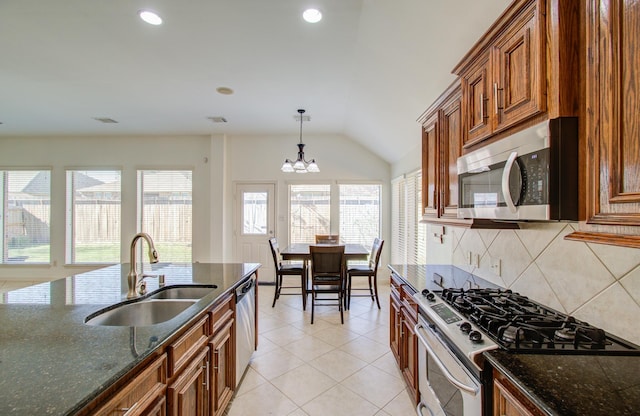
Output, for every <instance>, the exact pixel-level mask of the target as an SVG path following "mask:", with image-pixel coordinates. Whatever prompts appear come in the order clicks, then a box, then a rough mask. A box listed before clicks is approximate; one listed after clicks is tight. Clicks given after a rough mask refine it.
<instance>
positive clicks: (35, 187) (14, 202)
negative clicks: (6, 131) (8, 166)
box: [0, 170, 51, 264]
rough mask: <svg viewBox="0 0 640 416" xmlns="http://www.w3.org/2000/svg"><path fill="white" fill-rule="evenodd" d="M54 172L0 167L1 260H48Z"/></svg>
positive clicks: (23, 261)
mask: <svg viewBox="0 0 640 416" xmlns="http://www.w3.org/2000/svg"><path fill="white" fill-rule="evenodd" d="M50 227H51V172H50V171H48V170H0V230H1V231H2V235H0V249H1V250H2V258H1V259H0V263H4V264H24V263H49V261H50V258H51V249H50V232H51V229H50Z"/></svg>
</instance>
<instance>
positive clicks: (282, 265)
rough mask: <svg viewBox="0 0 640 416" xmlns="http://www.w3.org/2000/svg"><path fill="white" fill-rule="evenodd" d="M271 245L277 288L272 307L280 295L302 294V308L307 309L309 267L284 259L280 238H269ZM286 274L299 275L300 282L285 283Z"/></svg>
mask: <svg viewBox="0 0 640 416" xmlns="http://www.w3.org/2000/svg"><path fill="white" fill-rule="evenodd" d="M269 246H270V247H271V254H272V255H273V263H274V265H275V272H276V288H275V291H274V293H273V304H272V305H271V307H272V308H273V307H274V306H276V300H278V299H279V298H280V295H302V309H303V310H306V309H307V285H308V279H307V267H306V264H305V263H304V262H303V263H300V262H296V263H288V262H285V261H283V260H282V256H281V255H280V248H279V247H278V240H276V239H275V238H270V239H269ZM286 276H299V277H300V284H299V285H296V284H294V283H293V282H291V283H287V285H289V286H285V285H284V282H285V281H284V278H285V277H286ZM282 289H300V291H293V292H291V291H285V292H282Z"/></svg>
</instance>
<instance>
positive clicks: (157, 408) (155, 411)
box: [144, 397, 167, 416]
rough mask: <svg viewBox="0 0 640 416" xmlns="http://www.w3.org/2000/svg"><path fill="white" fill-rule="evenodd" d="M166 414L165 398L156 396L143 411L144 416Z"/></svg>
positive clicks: (164, 415) (163, 415)
mask: <svg viewBox="0 0 640 416" xmlns="http://www.w3.org/2000/svg"><path fill="white" fill-rule="evenodd" d="M166 414H167V400H166V399H165V398H164V397H160V398H158V399H157V400H156V401H155V402H154V403H153V404H152V405H151V406H149V408H148V409H147V410H146V411H145V412H144V415H145V416H166Z"/></svg>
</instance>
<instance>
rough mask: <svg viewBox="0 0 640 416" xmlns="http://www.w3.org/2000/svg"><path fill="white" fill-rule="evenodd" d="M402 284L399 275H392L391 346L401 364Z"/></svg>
mask: <svg viewBox="0 0 640 416" xmlns="http://www.w3.org/2000/svg"><path fill="white" fill-rule="evenodd" d="M400 286H401V283H400V281H399V279H398V278H397V277H395V276H394V275H391V295H390V305H391V308H390V309H389V347H390V348H391V352H392V353H393V356H394V357H395V359H396V362H397V363H398V366H400V344H401V336H400V334H401V331H402V311H401V309H400V308H401V303H400Z"/></svg>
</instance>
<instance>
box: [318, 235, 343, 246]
mask: <svg viewBox="0 0 640 416" xmlns="http://www.w3.org/2000/svg"><path fill="white" fill-rule="evenodd" d="M339 243H340V235H339V234H316V244H339Z"/></svg>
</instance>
